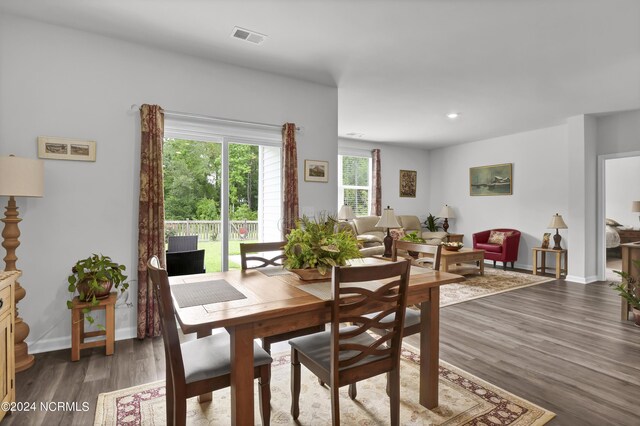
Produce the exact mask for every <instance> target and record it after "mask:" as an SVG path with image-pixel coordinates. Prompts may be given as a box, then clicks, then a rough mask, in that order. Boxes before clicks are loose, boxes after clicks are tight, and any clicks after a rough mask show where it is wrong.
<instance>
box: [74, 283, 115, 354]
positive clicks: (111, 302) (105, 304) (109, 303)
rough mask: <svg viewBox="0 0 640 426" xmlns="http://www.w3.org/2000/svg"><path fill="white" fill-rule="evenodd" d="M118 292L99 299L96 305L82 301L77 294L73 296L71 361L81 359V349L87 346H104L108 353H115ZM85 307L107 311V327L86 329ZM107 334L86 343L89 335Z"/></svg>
mask: <svg viewBox="0 0 640 426" xmlns="http://www.w3.org/2000/svg"><path fill="white" fill-rule="evenodd" d="M117 296H118V295H117V294H116V293H110V294H109V297H107V298H105V299H102V300H100V301H98V304H97V305H96V306H92V305H91V303H90V302H81V301H80V299H79V298H78V297H77V296H76V297H74V298H73V301H72V303H73V307H72V308H71V361H79V360H80V350H81V349H85V348H95V347H100V346H104V347H105V352H106V354H107V355H113V349H114V346H115V340H116V339H115V337H116V312H115V311H116V309H115V307H116V299H117ZM83 309H89V310H91V311H93V310H96V309H104V311H105V327H104V328H105V329H104V330H98V331H90V332H88V333H85V331H84V313H82V310H83ZM96 336H105V338H104V339H102V340H95V341H92V342H87V343H85V341H84V339H86V338H87V337H96Z"/></svg>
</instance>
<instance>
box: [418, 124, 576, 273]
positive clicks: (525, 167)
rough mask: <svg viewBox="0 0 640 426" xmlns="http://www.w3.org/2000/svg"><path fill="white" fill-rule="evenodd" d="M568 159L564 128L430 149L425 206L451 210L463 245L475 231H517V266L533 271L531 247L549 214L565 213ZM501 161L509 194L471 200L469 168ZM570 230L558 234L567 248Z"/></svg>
mask: <svg viewBox="0 0 640 426" xmlns="http://www.w3.org/2000/svg"><path fill="white" fill-rule="evenodd" d="M568 157H569V152H568V148H567V137H566V126H564V125H561V126H554V127H549V128H544V129H539V130H533V131H529V132H523V133H517V134H514V135H509V136H503V137H498V138H492V139H487V140H483V141H478V142H473V143H467V144H462V145H456V146H452V147H447V148H440V149H436V150H433V151H430V152H429V182H430V188H431V198H430V202H429V205H430V206H440V205H442V204H449V205H450V206H452V207H453V208H454V209H455V211H456V216H457V217H456V219H453V220H451V221H450V223H451V227H450V229H449V232H456V233H463V234H464V244H465V245H466V246H471V244H472V234H473V233H475V232H479V231H483V230H487V229H492V228H514V229H517V230H519V231H520V232H521V233H522V237H521V239H520V247H519V251H518V261H517V262H516V267H522V268H531V263H532V262H531V247H534V246H540V243H541V239H542V234H543V233H545V232H552V231H551V230H549V229H547V228H546V227H547V225H548V224H549V221H550V220H551V216H552V215H553V214H554V213H560V214H561V215H563V216H566V214H567V210H568V203H567V199H568V194H569V187H568V183H567V180H568V172H567V162H568ZM502 163H512V164H513V195H504V196H470V195H469V168H471V167H476V166H485V165H491V164H502ZM436 213H437V212H436ZM568 226H569V229H568V230H561V231H560V234H561V235H562V237H563V239H562V246H563V247H565V248H566V247H568V246H569V245H570V241H571V238H570V234H571V223H568ZM553 232H555V231H553ZM548 260H549V261H552V259H551V258H549V259H548ZM551 263H552V264H553V262H551Z"/></svg>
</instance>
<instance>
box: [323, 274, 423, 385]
mask: <svg viewBox="0 0 640 426" xmlns="http://www.w3.org/2000/svg"><path fill="white" fill-rule="evenodd" d="M409 272H410V262H409V261H401V262H395V263H388V264H383V265H373V266H364V267H335V268H333V274H332V293H333V301H332V304H333V305H332V324H331V325H332V327H331V330H332V339H331V352H332V356H331V376H332V377H333V380H334V381H336V383H339V381H340V375H339V372H340V370H341V369H343V368H345V367H351V366H353V365H355V364H357V363H359V362H360V361H362V360H363V359H365V358H367V357H369V356H374V357H376V359H375V362H380V361H383V360H387V361H389V362H391V363H392V364H393V365H395V363H396V362H397V361H398V359H399V356H400V345H401V343H402V326H403V323H404V312H405V307H406V302H407V285H408V282H409ZM398 277H399V279H398ZM376 281H380V287H378V288H377V289H375V290H370V289H367V288H362V287H358V286H357V284H356V283H358V282H376ZM378 311H381V312H382V314H380V315H376V316H375V317H374V318H368V317H365V316H364V315H365V314H368V313H371V312H378ZM387 315H394V316H395V317H394V318H395V320H394V321H390V322H385V323H383V322H381V321H380V320H381V319H382V318H384V316H387ZM346 322H350V323H353V324H354V327H356V328H354V329H353V330H350V331H347V332H342V333H340V332H339V331H338V330H339V329H340V324H343V323H346ZM371 328H376V329H378V330H383V331H384V333H380V337H379V338H378V339H376V340H374V341H373V342H371V343H370V344H368V345H367V346H365V345H363V344H358V343H354V342H352V341H349V339H352V338H354V337H356V336H358V335H360V334H362V333H366V332H367V331H368V330H369V329H371ZM366 365H367V364H366V363H365V364H364V365H359V366H357V367H353V368H354V369H359V368H365V369H366V368H367V367H366ZM352 374H357V373H355V372H354V373H352Z"/></svg>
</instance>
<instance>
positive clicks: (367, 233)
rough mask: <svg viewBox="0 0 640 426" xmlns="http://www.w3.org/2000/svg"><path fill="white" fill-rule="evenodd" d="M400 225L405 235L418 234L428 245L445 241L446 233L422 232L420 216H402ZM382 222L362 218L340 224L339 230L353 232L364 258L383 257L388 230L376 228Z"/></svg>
mask: <svg viewBox="0 0 640 426" xmlns="http://www.w3.org/2000/svg"><path fill="white" fill-rule="evenodd" d="M396 219H397V220H398V223H399V224H400V225H401V226H402V229H403V230H404V233H405V234H408V233H411V232H417V234H418V235H419V236H421V237H422V238H423V239H424V240H425V241H426V242H427V244H433V245H438V244H440V243H442V242H443V241H445V239H446V237H447V233H446V232H429V231H424V232H423V231H422V226H421V223H420V219H418V216H413V215H400V216H396ZM379 220H380V216H360V217H357V218H355V219H353V221H352V222H340V223H339V225H338V226H339V228H340V229H346V230H348V231H350V232H352V233H353V234H354V235H356V237H357V238H358V241H360V243H361V244H362V249H360V254H362V256H363V257H367V256H375V255H381V254H383V253H384V244H383V240H384V237H385V236H386V235H387V233H386V230H385V229H383V228H378V227H376V224H377V223H378V221H379Z"/></svg>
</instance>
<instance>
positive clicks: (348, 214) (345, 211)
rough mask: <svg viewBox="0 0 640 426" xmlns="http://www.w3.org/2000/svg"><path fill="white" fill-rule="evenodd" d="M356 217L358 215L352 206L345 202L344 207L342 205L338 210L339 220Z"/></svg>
mask: <svg viewBox="0 0 640 426" xmlns="http://www.w3.org/2000/svg"><path fill="white" fill-rule="evenodd" d="M355 217H356V215H355V214H353V209H352V208H351V206H348V205H346V204H343V205H342V207H340V211H339V212H338V220H351V219H354V218H355Z"/></svg>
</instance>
